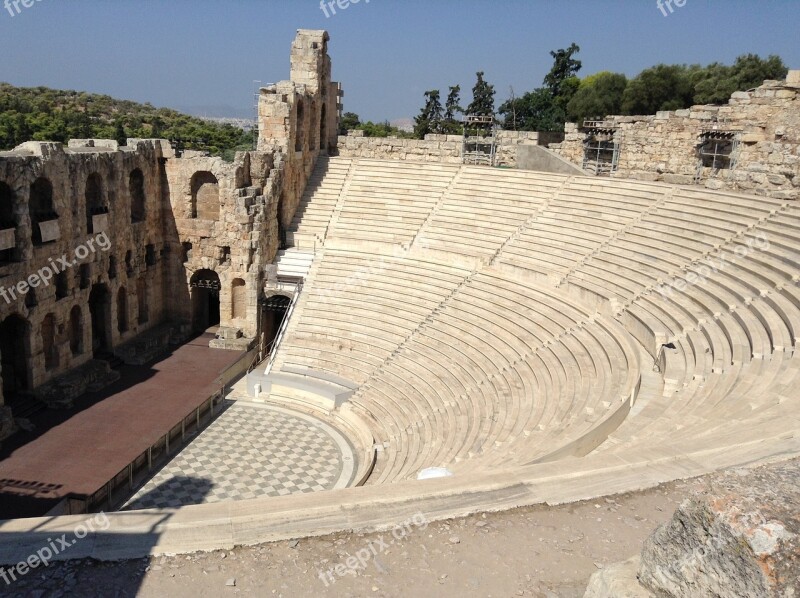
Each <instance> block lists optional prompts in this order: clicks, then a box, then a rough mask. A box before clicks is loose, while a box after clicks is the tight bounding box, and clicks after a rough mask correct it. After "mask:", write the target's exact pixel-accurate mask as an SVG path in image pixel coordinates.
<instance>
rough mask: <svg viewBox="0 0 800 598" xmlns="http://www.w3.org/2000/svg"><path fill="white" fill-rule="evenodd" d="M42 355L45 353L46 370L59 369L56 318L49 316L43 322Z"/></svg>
mask: <svg viewBox="0 0 800 598" xmlns="http://www.w3.org/2000/svg"><path fill="white" fill-rule="evenodd" d="M41 332H42V353H44V369H45V370H47V371H50V370H54V369H55V368H57V367H58V347H57V346H56V317H55V316H54V315H53V314H47V315H46V316H45V317H44V320H42V331H41Z"/></svg>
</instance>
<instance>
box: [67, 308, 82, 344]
mask: <svg viewBox="0 0 800 598" xmlns="http://www.w3.org/2000/svg"><path fill="white" fill-rule="evenodd" d="M69 350H70V351H71V352H72V356H73V357H77V356H78V355H81V354H82V353H83V312H82V311H81V308H80V306H78V305H76V306H75V307H73V308H72V311H70V312H69Z"/></svg>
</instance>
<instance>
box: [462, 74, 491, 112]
mask: <svg viewBox="0 0 800 598" xmlns="http://www.w3.org/2000/svg"><path fill="white" fill-rule="evenodd" d="M476 74H477V77H478V80H477V81H476V83H475V86H474V87H473V88H472V102H470V104H469V106H467V114H471V115H475V116H492V117H493V116H494V94H495V91H494V85H490V84H489V83H487V82H486V81H485V80H484V78H483V71H479V72H478V73H476Z"/></svg>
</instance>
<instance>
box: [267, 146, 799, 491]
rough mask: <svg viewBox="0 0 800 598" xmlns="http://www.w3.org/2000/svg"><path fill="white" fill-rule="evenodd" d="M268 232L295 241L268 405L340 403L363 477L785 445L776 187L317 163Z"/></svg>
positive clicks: (790, 304) (793, 216)
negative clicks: (294, 297)
mask: <svg viewBox="0 0 800 598" xmlns="http://www.w3.org/2000/svg"><path fill="white" fill-rule="evenodd" d="M290 235H291V237H290V240H291V243H292V244H293V245H294V246H295V247H296V248H297V250H296V251H295V252H296V253H298V254H299V253H300V252H301V251H302V250H303V249H304V248H315V249H316V251H315V259H314V262H313V266H312V267H311V270H310V273H309V275H308V277H307V279H306V283H305V287H304V290H303V293H302V295H301V297H300V299H299V301H298V303H297V305H296V307H295V310H294V313H293V315H292V317H291V319H290V323H289V325H288V329H287V330H286V333H285V337H284V339H283V341H282V343H281V345H280V348H279V350H278V352H277V356H276V358H275V360H274V363H273V364H272V369H271V372H272V379H273V380H274V381H273V385H272V388H271V392H270V399H271V400H279V401H281V402H283V403H294V404H298V405H301V406H302V405H307V406H314V405H317V404H320V401H321V400H326V399H330V398H331V397H342V396H346V397H348V398H347V401H346V402H345V403H344V404H343V405H341V406H340V407H339V408H338V409H337V412H338V416H339V417H342V418H344V419H347V420H348V421H350V422H360V423H361V424H362V428H363V429H365V430H367V431H368V434H367V435H366V437H369V436H372V437H374V439H375V446H376V447H377V455H376V458H375V465H374V470H373V471H372V473H371V475H370V476H369V478H368V480H367V483H368V484H384V483H389V482H395V481H398V480H404V479H410V478H414V477H415V476H416V475H417V474H418V472H420V471H421V470H422V469H424V468H426V467H430V466H439V467H447V468H449V469H450V470H451V471H452V472H453V473H455V475H456V476H457V477H460V476H468V475H475V474H479V473H487V472H495V471H498V470H500V469H505V470H511V472H513V471H514V470H516V469H518V468H525V467H529V466H532V465H535V464H541V463H545V462H550V461H556V460H561V463H562V465H561V468H562V469H575V468H581V467H582V466H581V465H580V464H581V462H582V461H583V460H578V459H576V458H577V457H585V456H587V455H589V459H588V460H585V461H586V466H587V467H588V466H589V463H592V464H595V465H594V466H595V467H620V466H624V464H635V463H640V464H642V465H646V464H647V463H648V462H650V463H653V469H654V471H656V470H657V465H655V464H656V463H659V462H665V461H666V462H668V461H670V460H675V459H681V460H683V461H685V465H686V467H688V468H689V469H692V468H693V467H697V468H698V469H697V472H699V471H700V469H705V468H712V467H714V466H715V465H725V464H730V465H732V464H736V463H745V462H748V461H749V460H750V459H751V458H753V457H754V456H756V455H758V454H765V453H771V454H774V455H778V454H782V453H784V452H791V451H792V450H793V448H795V447H796V443H797V439H796V438H795V434H796V431H797V429H798V420H797V413H798V412H797V399H798V397H797V392H796V390H795V389H796V386H795V385H796V383H797V376H798V374H799V373H800V368H798V365H799V364H800V362H798V361H797V358H796V357H795V347H796V343H797V334H798V330H799V329H800V289H798V286H797V280H798V274H800V268H798V258H800V213H798V211H797V208H796V207H795V206H794V204H793V202H791V201H782V200H774V199H769V198H764V197H753V196H746V195H738V194H735V193H728V192H714V191H708V190H705V189H697V188H688V187H679V186H672V185H666V184H660V183H643V182H636V181H628V180H606V179H598V178H589V177H584V176H563V175H553V174H543V173H535V172H520V171H510V170H497V169H495V170H492V169H487V168H481V167H474V166H457V165H444V164H419V163H417V164H415V163H411V162H401V161H381V160H370V159H362V158H354V159H350V158H329V159H323V160H320V161H319V162H318V164H317V167H316V170H315V173H314V175H313V177H312V178H311V181H310V183H309V188H308V189H307V191H306V195H305V197H304V199H303V202H302V203H301V207H300V210H299V211H298V214H297V215H296V217H295V220H294V223H293V227H292V229H291V233H290ZM290 255H291V253H290ZM301 379H305V381H306V385H305V386H304V385H303V384H301V383H300V382H299V380H301ZM309 379H311V380H315V381H316V383H315V384H310V383H308V381H309ZM361 448H362V449H367V450H366V451H365V452H366V453H367V454H368V453H369V447H363V446H362V447H361ZM363 452H364V451H362V453H363ZM370 461H371V460H370ZM531 471H535V468H534V469H532V470H531ZM548 471H550V470H548Z"/></svg>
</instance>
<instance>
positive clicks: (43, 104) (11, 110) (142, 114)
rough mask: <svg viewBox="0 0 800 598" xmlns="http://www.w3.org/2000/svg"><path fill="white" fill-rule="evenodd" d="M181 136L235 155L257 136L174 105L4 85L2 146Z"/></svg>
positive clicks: (189, 144)
mask: <svg viewBox="0 0 800 598" xmlns="http://www.w3.org/2000/svg"><path fill="white" fill-rule="evenodd" d="M128 137H138V138H153V137H157V138H163V139H173V140H181V141H182V142H183V145H184V147H186V148H187V149H199V150H205V151H208V152H210V153H212V154H214V155H222V156H224V157H225V158H226V159H231V158H232V157H233V153H234V152H235V151H236V150H238V149H250V148H252V143H253V136H252V134H251V133H248V132H246V131H244V130H243V129H242V128H241V127H237V126H234V125H232V124H230V123H225V124H223V123H216V122H211V121H208V120H204V119H201V118H197V117H195V116H189V115H187V114H183V113H181V112H178V111H177V110H171V109H169V108H156V107H154V106H153V105H152V104H149V103H147V104H140V103H138V102H131V101H128V100H117V99H115V98H112V97H111V96H107V95H99V94H91V93H85V92H79V91H64V90H58V89H50V88H48V87H15V86H13V85H9V84H8V83H0V150H9V149H12V148H14V147H16V146H17V145H19V144H20V143H24V142H25V141H60V142H62V143H65V142H66V141H68V140H69V139H85V138H99V139H115V140H117V141H119V142H120V143H123V144H124V143H125V140H126V138H128Z"/></svg>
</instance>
